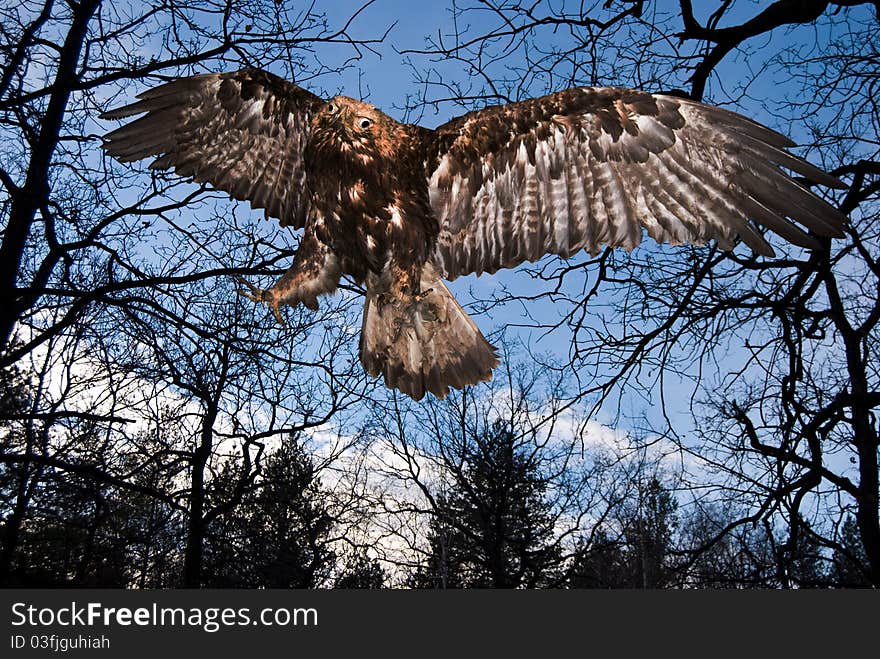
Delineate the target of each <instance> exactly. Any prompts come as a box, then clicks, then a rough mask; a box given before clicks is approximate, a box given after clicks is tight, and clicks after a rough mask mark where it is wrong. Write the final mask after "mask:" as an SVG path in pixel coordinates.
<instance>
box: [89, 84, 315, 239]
mask: <svg viewBox="0 0 880 659" xmlns="http://www.w3.org/2000/svg"><path fill="white" fill-rule="evenodd" d="M138 99H140V100H138V101H137V102H135V103H132V104H131V105H126V106H125V107H121V108H117V109H115V110H110V111H108V112H105V113H104V114H103V115H102V117H103V118H105V119H122V118H126V117H130V116H132V115H136V114H142V113H146V114H145V115H144V116H142V117H140V118H138V119H135V120H134V121H132V122H130V123H128V124H126V125H125V126H122V127H121V128H117V129H116V130H114V131H113V132H111V133H109V134H108V135H107V136H106V137H105V141H104V145H103V147H104V149H105V150H106V151H107V153H108V154H110V155H111V156H114V157H116V158H117V159H119V160H120V161H122V162H131V161H134V160H140V159H141V158H146V157H149V156H156V159H155V160H154V161H153V162H152V164H151V165H150V168H151V169H174V170H175V171H176V172H177V173H178V174H180V175H182V176H191V177H193V179H195V180H196V181H198V182H200V183H210V184H211V185H213V186H214V187H215V188H217V189H218V190H223V191H224V192H227V193H229V195H230V196H232V197H233V198H234V199H241V200H247V201H250V202H251V206H253V207H254V208H264V209H265V213H266V215H267V216H272V217H276V218H278V219H279V220H280V221H281V224H282V226H287V225H290V226H292V227H294V228H301V227H302V226H303V225H304V224H305V219H306V215H307V212H308V203H309V202H308V198H307V195H306V194H305V180H306V171H305V165H304V162H303V161H304V151H305V146H306V142H307V141H308V135H309V124H310V120H311V117H312V115H313V114H314V113H316V112H317V111H318V110H319V109H320V108H321V106H322V105H323V103H324V102H323V101H322V100H321V99H320V98H319V97H317V96H315V95H314V94H312V93H311V92H308V91H306V90H304V89H302V88H300V87H298V86H296V85H294V84H293V83H290V82H287V81H286V80H284V79H282V78H279V77H277V76H275V75H272V74H271V73H267V72H266V71H261V70H258V69H243V70H241V71H236V72H232V73H217V74H207V75H196V76H192V77H188V78H181V79H179V80H175V81H173V82H169V83H167V84H164V85H161V86H159V87H154V88H153V89H149V90H147V91H145V92H143V93H142V94H140V95H138Z"/></svg>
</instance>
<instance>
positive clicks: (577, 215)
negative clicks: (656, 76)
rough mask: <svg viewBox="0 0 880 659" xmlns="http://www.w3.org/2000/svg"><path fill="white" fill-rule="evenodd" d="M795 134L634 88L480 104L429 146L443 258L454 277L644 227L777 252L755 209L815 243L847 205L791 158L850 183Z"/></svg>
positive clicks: (819, 174)
mask: <svg viewBox="0 0 880 659" xmlns="http://www.w3.org/2000/svg"><path fill="white" fill-rule="evenodd" d="M791 146H793V143H792V142H791V141H790V140H789V139H788V138H787V137H785V136H784V135H781V134H779V133H777V132H775V131H773V130H770V129H769V128H766V127H764V126H762V125H760V124H758V123H756V122H754V121H752V120H750V119H747V118H746V117H743V116H740V115H738V114H736V113H734V112H731V111H729V110H725V109H723V108H715V107H711V106H707V105H704V104H702V103H697V102H694V101H690V100H686V99H680V98H673V97H669V96H662V95H652V94H647V93H644V92H637V91H633V90H628V89H618V88H609V87H585V88H575V89H569V90H566V91H563V92H558V93H556V94H551V95H549V96H544V97H541V98H536V99H531V100H528V101H523V102H520V103H511V104H508V105H505V106H498V107H490V108H485V109H483V110H479V111H477V112H471V113H469V114H466V115H464V116H462V117H458V118H456V119H454V120H452V121H451V122H449V123H447V124H445V125H444V126H441V127H440V128H438V129H437V130H436V131H435V133H434V138H433V141H432V142H431V143H430V145H429V152H428V153H427V154H426V162H427V163H428V166H427V169H428V185H429V192H430V199H431V205H432V208H433V210H434V212H435V214H436V215H437V218H438V221H439V224H440V234H439V236H438V238H437V242H436V247H435V250H434V253H433V262H434V263H435V265H436V266H437V268H438V269H439V270H440V271H441V272H442V273H443V276H445V277H447V278H449V279H454V278H456V277H458V276H461V275H464V274H469V273H471V272H476V273H478V274H479V273H482V272H495V271H496V270H498V269H500V268H509V267H513V266H515V265H517V264H519V263H522V262H523V261H535V260H537V259H539V258H541V257H542V256H543V255H544V254H547V253H552V254H560V255H562V256H569V255H570V254H573V253H575V252H577V251H578V250H580V249H586V250H588V251H589V252H591V253H596V252H598V251H599V250H600V249H601V248H602V246H603V245H607V246H610V247H624V248H625V249H632V248H633V247H635V246H636V245H638V244H639V242H640V241H641V239H642V233H643V231H646V232H647V233H648V235H649V236H651V237H652V238H653V239H654V240H656V241H658V242H670V243H673V244H679V243H685V242H691V243H696V244H703V243H706V242H708V241H710V240H715V241H716V242H717V243H718V244H719V245H720V246H721V247H723V248H725V249H730V248H732V246H733V245H734V244H735V242H736V240H737V239H741V240H743V241H744V242H745V243H746V244H747V245H749V247H751V248H752V249H753V250H754V251H756V252H758V253H760V254H765V255H772V254H773V250H772V248H771V247H770V245H769V243H768V242H767V241H766V240H765V239H764V237H763V235H762V234H761V232H760V231H759V230H758V229H757V228H756V227H755V226H754V225H752V224H751V222H750V220H751V221H755V222H757V223H758V224H760V225H763V226H764V227H766V228H768V229H770V230H772V231H774V232H775V233H777V234H779V235H780V236H782V237H783V238H785V239H786V240H788V241H790V242H791V243H793V244H795V245H799V246H802V247H807V248H811V247H815V246H816V245H817V244H818V243H817V241H816V239H815V236H840V235H842V228H843V226H844V223H845V218H844V217H843V216H842V215H841V214H840V213H839V212H838V211H837V210H836V209H835V208H834V207H832V206H831V205H830V204H828V203H827V202H826V201H824V200H822V199H821V198H819V197H818V196H817V195H816V194H814V193H813V192H812V191H810V190H809V189H807V188H806V187H804V186H802V185H801V184H800V183H798V182H796V181H795V180H794V179H792V178H791V176H790V175H789V174H788V173H786V171H784V170H783V168H785V170H788V171H790V172H793V173H794V174H798V175H800V176H803V177H805V178H806V179H808V180H811V181H813V182H816V183H820V184H822V185H826V186H830V187H838V188H839V187H841V183H840V182H839V181H838V180H837V179H836V178H834V177H833V176H831V175H829V174H827V173H825V172H823V171H822V170H821V169H819V168H818V167H815V166H814V165H812V164H810V163H808V162H806V161H805V160H802V159H800V158H798V157H796V156H794V155H792V154H791V153H789V152H788V151H786V150H785V149H787V148H790V147H791ZM798 224H799V225H801V226H798ZM801 227H803V228H801ZM808 231H809V232H812V234H814V235H810V233H808Z"/></svg>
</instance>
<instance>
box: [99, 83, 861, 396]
mask: <svg viewBox="0 0 880 659" xmlns="http://www.w3.org/2000/svg"><path fill="white" fill-rule="evenodd" d="M137 99H138V100H137V101H136V102H134V103H131V104H129V105H126V106H125V107H121V108H118V109H114V110H111V111H108V112H106V113H104V114H103V115H102V117H103V118H106V119H123V118H128V117H133V116H135V115H142V116H140V117H138V118H136V119H134V120H132V121H130V122H129V123H127V124H125V125H123V126H121V127H119V128H117V129H116V130H113V131H112V132H110V133H108V134H107V135H106V136H105V137H104V140H103V148H104V149H105V150H106V152H107V153H108V154H109V155H111V156H113V157H115V158H117V159H118V160H120V161H122V162H131V161H136V160H139V159H142V158H146V157H153V158H154V160H153V161H152V163H151V164H150V168H151V169H156V170H174V171H175V172H176V173H177V174H179V175H181V176H185V177H191V178H192V179H194V180H195V181H197V182H199V183H208V184H210V185H211V186H213V187H214V188H216V189H217V190H221V191H224V192H225V193H228V195H229V196H231V197H232V198H233V199H237V200H247V201H249V202H250V204H251V206H252V207H253V208H254V209H264V212H265V215H266V217H274V218H277V219H278V220H279V221H280V224H281V226H283V227H291V228H292V229H303V230H304V231H303V234H302V237H301V240H300V243H299V247H298V249H297V251H296V253H295V255H294V257H293V262H292V264H291V266H290V268H289V269H288V270H287V271H286V272H285V273H284V274H283V275H282V276H281V277H280V278H279V279H278V280H277V281H276V282H275V284H274V285H273V286H272V287H271V288H268V289H260V288H257V287H256V286H253V285H252V284H249V283H245V284H246V285H245V287H243V288H241V289H239V291H238V292H239V293H240V294H242V295H244V296H245V297H247V298H249V299H251V300H253V301H255V302H259V303H264V304H266V305H268V307H270V308H271V310H272V311H273V313H274V315H275V317H276V318H277V319H278V321H279V322H282V320H281V315H280V311H279V309H280V307H281V306H282V305H297V304H299V303H302V304H303V305H305V306H306V307H307V308H309V309H313V310H314V309H317V308H318V298H319V297H320V296H322V295H327V294H330V293H332V292H333V291H334V290H335V289H336V288H337V286H338V284H339V281H340V278H341V277H342V276H343V275H347V276H348V277H350V278H352V279H353V280H354V281H356V282H358V283H359V284H360V285H362V286H363V287H364V289H365V291H366V300H365V304H364V311H363V320H362V327H361V336H360V359H361V363H362V364H363V367H364V369H365V370H366V372H367V373H369V374H370V375H371V376H373V377H376V376H378V375H379V374H382V375H383V376H384V381H385V385H386V386H387V387H389V388H392V389H397V390H399V391H401V392H403V393H405V394H407V395H409V396H410V397H412V398H413V399H415V400H420V399H421V398H422V397H423V396H424V395H425V392H431V393H432V394H434V395H435V396H437V397H439V398H443V397H445V396H446V395H447V394H448V393H449V390H450V388H457V389H460V388H463V387H465V386H468V385H474V384H476V383H479V382H481V381H485V380H489V379H491V377H492V371H493V369H494V368H495V367H496V366H497V365H498V363H499V358H498V354H497V351H496V349H495V348H494V347H493V346H492V345H491V344H490V343H489V342H488V341H487V340H486V338H485V337H484V336H483V334H482V333H481V332H480V330H479V328H478V327H477V325H476V324H475V323H474V321H473V320H472V319H471V317H470V316H469V315H468V314H467V313H466V312H465V310H464V309H463V308H462V307H461V305H460V304H459V303H458V302H457V301H456V299H455V298H454V297H453V296H452V294H451V293H450V292H449V290H448V289H447V288H446V286H445V285H444V283H443V280H444V279H445V280H454V279H455V278H457V277H460V276H462V275H467V274H471V273H476V274H477V275H479V274H481V273H483V272H488V273H492V272H495V271H497V270H499V269H502V268H513V267H514V266H517V265H518V264H520V263H523V262H525V261H536V260H538V259H539V258H541V257H542V256H544V255H545V254H557V255H559V256H562V257H569V256H571V255H573V254H575V253H577V252H579V251H581V250H586V251H587V252H589V253H591V254H596V253H598V252H599V251H600V250H601V249H603V247H609V248H615V247H622V248H624V249H626V250H631V249H633V248H634V247H636V245H638V244H639V243H640V242H641V240H642V235H643V233H647V235H648V236H650V237H651V238H653V239H654V240H655V241H656V242H658V243H663V242H666V243H671V244H681V243H693V244H705V243H707V242H708V241H714V242H715V243H717V244H718V245H719V246H720V247H721V248H723V249H728V250H729V249H732V248H733V247H734V245H735V244H736V242H737V241H740V240H741V241H742V242H744V243H745V244H746V245H748V246H749V247H750V248H751V249H752V250H753V251H754V252H755V253H757V254H761V255H766V256H773V249H772V248H771V246H770V244H769V243H768V242H767V240H765V238H764V236H763V234H762V232H761V230H760V229H759V226H763V227H764V228H766V229H769V230H771V231H773V232H775V233H777V234H778V235H779V236H781V237H782V238H784V239H786V240H787V241H789V242H791V243H793V244H795V245H799V246H801V247H804V248H816V247H818V246H820V245H821V241H820V240H819V239H820V238H821V237H840V236H842V235H843V233H842V232H843V227H844V223H845V218H844V217H843V216H842V215H841V213H840V212H839V211H838V210H837V209H835V208H834V207H833V206H831V205H830V204H829V203H827V202H826V201H824V200H823V199H821V198H820V197H819V196H817V195H816V194H814V193H813V192H812V191H811V190H810V189H809V188H808V187H807V185H805V184H802V183H801V182H799V181H797V180H795V178H794V175H798V176H799V177H802V179H805V180H806V181H810V182H813V183H817V184H821V185H825V186H828V187H832V188H841V187H844V186H843V185H842V183H841V182H840V181H839V180H838V179H836V178H835V177H833V176H831V175H830V174H828V173H826V172H824V171H822V170H821V169H819V168H817V167H815V166H814V165H812V164H810V163H808V162H807V161H805V160H803V159H801V158H798V157H796V156H794V155H792V154H791V153H790V152H789V151H788V150H787V149H788V148H790V147H792V146H794V143H793V142H791V141H790V140H789V139H788V138H786V137H785V136H783V135H781V134H779V133H777V132H775V131H773V130H770V129H769V128H767V127H765V126H762V125H761V124H758V123H756V122H754V121H752V120H750V119H748V118H746V117H744V116H741V115H739V114H736V113H734V112H731V111H729V110H726V109H722V108H719V107H713V106H709V105H706V104H703V103H698V102H695V101H693V100H688V99H686V98H681V97H678V96H671V95H663V94H653V93H648V92H644V91H637V90H633V89H625V88H617V87H575V88H571V89H566V90H563V91H558V92H556V93H552V94H549V95H547V96H542V97H540V98H532V99H528V100H524V101H519V102H515V103H507V104H505V105H496V106H488V107H485V108H483V109H480V110H476V111H473V112H468V113H467V114H464V115H462V116H459V117H456V118H455V119H452V120H451V121H449V122H447V123H445V124H443V125H442V126H440V127H439V128H436V129H433V130H431V129H428V128H424V127H422V126H418V125H413V124H403V123H399V122H397V121H395V120H394V119H393V118H391V117H389V116H388V115H387V114H384V113H383V112H381V111H380V110H378V109H377V108H376V107H374V106H373V105H371V104H369V103H366V102H363V101H359V100H356V99H354V98H349V97H346V96H334V97H333V98H331V99H330V100H324V99H322V98H319V97H318V96H316V95H315V94H312V93H311V92H309V91H307V90H305V89H302V88H301V87H299V86H297V85H295V84H293V83H291V82H289V81H286V80H284V79H282V78H280V77H278V76H275V75H273V74H271V73H269V72H267V71H263V70H259V69H253V68H249V69H244V70H240V71H235V72H225V73H213V74H206V75H194V76H191V77H185V78H180V79H177V80H173V81H171V82H168V83H165V84H162V85H160V86H157V87H154V88H152V89H149V90H147V91H145V92H143V93H142V94H140V95H139V96H138V97H137Z"/></svg>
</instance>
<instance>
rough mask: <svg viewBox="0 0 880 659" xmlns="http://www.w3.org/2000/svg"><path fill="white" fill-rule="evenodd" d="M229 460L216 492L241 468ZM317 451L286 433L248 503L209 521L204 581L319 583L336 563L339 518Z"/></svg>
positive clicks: (295, 585)
mask: <svg viewBox="0 0 880 659" xmlns="http://www.w3.org/2000/svg"><path fill="white" fill-rule="evenodd" d="M233 472H234V468H229V467H228V468H227V469H226V470H225V473H224V474H222V475H221V476H220V477H218V478H217V479H215V481H214V483H213V485H212V490H213V494H214V495H215V496H218V497H223V496H224V495H223V493H222V490H223V489H225V485H226V483H229V482H231V483H236V482H238V481H239V479H240V476H239V475H238V474H235V473H233ZM326 499H327V496H326V493H325V492H324V491H323V490H322V489H321V483H320V480H319V479H318V478H317V477H316V474H315V466H314V463H313V461H312V459H311V458H310V457H309V456H308V454H306V453H305V452H304V451H303V448H302V446H301V445H300V444H299V443H298V440H297V439H296V437H286V438H285V439H284V440H283V441H282V443H281V444H280V446H279V447H278V448H277V449H276V450H275V451H273V452H272V453H271V454H270V455H269V456H267V457H266V459H265V465H264V467H263V470H262V473H261V477H260V479H259V480H258V481H257V482H256V483H255V485H254V487H253V489H251V490H250V491H249V492H247V493H246V494H245V495H244V496H243V497H242V500H241V503H240V504H238V505H236V506H234V507H232V508H231V509H230V510H229V512H227V513H225V514H223V515H218V516H217V517H216V518H215V519H216V521H215V522H214V523H212V524H211V525H210V526H209V528H208V541H207V544H206V563H207V566H206V568H205V576H204V583H205V585H209V586H235V587H239V588H241V587H246V588H315V587H318V586H320V585H322V584H324V583H325V580H326V579H327V578H328V576H329V574H330V572H331V570H332V568H333V566H334V565H335V552H334V551H333V549H332V548H331V547H330V535H331V531H332V529H333V522H334V519H333V517H332V515H331V514H330V512H329V511H328V509H327V503H326Z"/></svg>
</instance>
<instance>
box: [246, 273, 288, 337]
mask: <svg viewBox="0 0 880 659" xmlns="http://www.w3.org/2000/svg"><path fill="white" fill-rule="evenodd" d="M236 280H237V281H238V283H239V284H242V285H243V286H245V287H246V288H237V289H235V292H236V293H238V294H239V295H241V296H242V297H246V298H247V299H248V300H252V301H253V302H259V303H261V304H265V305H266V306H268V307H269V308H270V309H272V314H273V315H274V316H275V320H277V321H278V323H279V324H280V325H282V326H285V325H286V323H285V322H284V318H282V317H281V303H282V301H281V298H280V296H279V295H278V292H277V291H276V290H275V289H274V288H258V287H256V286H254V285H253V284H252V283H250V282H249V281H247V280H246V279H244V278H243V277H236Z"/></svg>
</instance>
